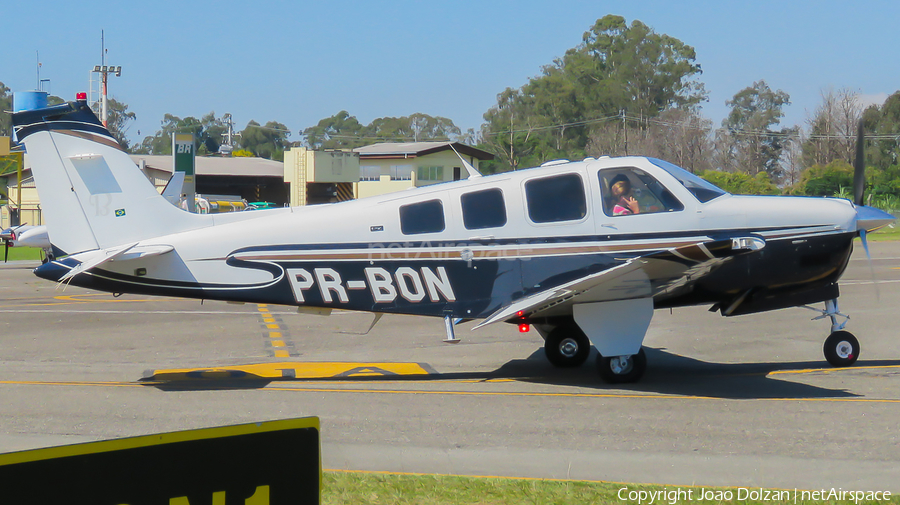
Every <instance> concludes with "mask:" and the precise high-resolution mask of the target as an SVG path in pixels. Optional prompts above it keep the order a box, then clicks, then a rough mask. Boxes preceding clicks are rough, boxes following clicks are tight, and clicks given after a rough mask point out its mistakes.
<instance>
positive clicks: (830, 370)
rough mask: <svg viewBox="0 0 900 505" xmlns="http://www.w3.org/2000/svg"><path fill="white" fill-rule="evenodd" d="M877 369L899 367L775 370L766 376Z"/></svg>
mask: <svg viewBox="0 0 900 505" xmlns="http://www.w3.org/2000/svg"><path fill="white" fill-rule="evenodd" d="M879 368H900V365H879V366H849V367H843V368H806V369H803V370H776V371H774V372H769V373H768V374H766V375H792V374H807V373H837V372H852V371H854V370H875V369H879Z"/></svg>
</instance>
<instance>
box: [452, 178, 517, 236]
mask: <svg viewBox="0 0 900 505" xmlns="http://www.w3.org/2000/svg"><path fill="white" fill-rule="evenodd" d="M460 202H461V203H462V213H463V224H464V225H465V227H466V229H467V230H481V229H483V228H497V227H500V226H503V225H505V224H506V204H505V203H504V201H503V192H502V191H500V190H499V189H496V188H494V189H486V190H484V191H473V192H472V193H466V194H464V195H462V197H461V198H460Z"/></svg>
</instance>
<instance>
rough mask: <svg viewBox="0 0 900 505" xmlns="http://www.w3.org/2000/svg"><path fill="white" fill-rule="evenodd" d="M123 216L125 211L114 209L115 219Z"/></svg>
mask: <svg viewBox="0 0 900 505" xmlns="http://www.w3.org/2000/svg"><path fill="white" fill-rule="evenodd" d="M124 215H125V209H116V217H122V216H124Z"/></svg>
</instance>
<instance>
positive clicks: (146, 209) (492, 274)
mask: <svg viewBox="0 0 900 505" xmlns="http://www.w3.org/2000/svg"><path fill="white" fill-rule="evenodd" d="M13 123H14V126H15V134H16V137H17V139H18V140H19V141H22V142H24V144H25V148H26V151H27V153H28V155H29V157H30V160H31V165H32V171H33V174H34V177H35V181H36V183H37V188H38V191H39V194H40V198H41V202H42V207H43V209H44V216H45V217H46V221H47V223H48V227H49V232H50V237H51V241H52V243H53V245H54V247H55V248H57V249H58V252H60V253H64V254H65V256H63V254H58V255H57V258H58V259H56V260H54V261H52V262H49V263H47V264H44V265H42V266H40V267H38V268H37V269H35V274H37V275H38V276H39V277H42V278H45V279H49V280H52V281H58V282H70V283H72V284H75V285H78V286H83V287H86V288H91V289H97V290H103V291H108V292H113V293H142V294H152V295H164V296H178V297H187V298H197V299H210V300H227V301H241V302H250V303H269V304H284V305H298V306H310V307H325V308H340V309H350V310H358V311H370V312H375V313H398V314H415V315H423V316H434V317H440V318H443V319H444V321H445V325H446V328H447V340H448V341H455V340H456V339H455V336H454V332H453V324H454V323H456V322H458V321H460V320H470V319H481V320H482V321H481V322H480V323H479V324H478V325H477V326H476V327H475V328H478V327H481V326H484V325H487V324H491V323H495V322H507V323H515V324H530V325H533V326H534V327H535V328H537V330H538V332H539V333H540V334H541V336H542V337H543V338H544V339H545V344H544V349H545V351H546V355H547V357H548V358H549V360H550V361H551V362H552V363H553V364H555V365H557V366H563V367H566V366H578V365H581V364H582V363H583V362H584V361H585V360H586V358H587V357H588V354H589V351H590V346H591V344H593V346H594V347H595V348H596V349H597V351H598V352H599V359H598V364H599V368H600V375H601V377H603V379H605V380H606V381H608V382H614V383H615V382H633V381H636V380H638V379H639V378H640V377H641V375H642V374H643V372H644V369H645V368H646V358H645V356H644V352H643V350H642V349H641V346H642V342H643V339H644V335H645V333H646V331H647V328H648V326H649V324H650V319H651V317H652V316H653V311H654V309H659V308H668V307H678V306H686V305H698V304H709V305H711V306H712V309H711V310H718V311H720V312H721V313H722V315H725V316H736V315H740V314H751V313H756V312H762V311H768V310H774V309H780V308H785V307H795V306H801V305H807V304H812V303H818V302H825V308H824V310H822V314H823V316H828V317H830V318H831V321H832V334H831V335H830V336H829V337H828V339H827V340H826V342H825V356H826V358H827V360H828V361H829V362H830V363H831V364H833V365H835V366H847V365H851V364H852V363H854V362H855V361H856V359H857V357H858V356H859V343H858V341H857V340H856V338H854V337H853V335H851V334H850V333H848V332H846V331H843V326H844V324H845V323H846V316H843V314H841V313H840V312H839V311H838V306H837V298H838V295H839V291H838V279H839V278H840V277H841V274H842V273H843V271H844V269H845V268H846V266H847V262H848V261H849V258H850V252H851V250H852V247H853V239H854V238H855V237H857V236H858V235H860V234H862V235H863V239H865V232H866V231H871V230H874V229H876V228H879V227H882V226H885V225H886V224H888V223H890V222H892V221H893V220H894V218H893V216H891V215H889V214H887V213H885V212H882V211H880V210H877V209H874V208H870V207H866V206H863V205H861V202H862V189H863V182H864V181H863V180H862V177H861V175H860V173H859V172H861V170H860V169H861V165H862V162H861V160H862V157H861V152H862V144H861V143H860V146H859V149H858V155H857V158H858V165H859V167H858V169H857V172H858V174H857V181H856V185H855V197H854V199H855V201H856V203H854V202H850V201H848V200H843V199H833V198H799V197H766V196H735V195H731V194H728V193H726V192H725V191H722V190H721V189H719V188H717V187H715V186H713V185H712V184H710V183H708V182H706V181H704V180H702V179H700V178H698V177H696V176H694V175H692V174H691V173H689V172H687V171H685V170H683V169H681V168H679V167H677V166H675V165H672V164H671V163H667V162H665V161H661V160H657V159H652V158H643V157H624V158H608V157H603V158H600V159H594V158H587V159H585V160H583V161H578V162H568V161H558V162H550V163H545V164H544V165H542V166H541V167H538V168H533V169H527V170H519V171H515V172H507V173H502V174H497V175H492V176H488V177H481V176H480V174H478V173H477V172H475V170H474V169H473V168H471V166H467V170H469V172H470V176H469V178H468V179H466V180H461V181H456V182H448V183H443V184H435V185H431V186H427V187H422V188H418V189H416V190H410V191H404V192H401V193H393V194H388V195H383V196H378V197H372V198H366V199H361V200H355V201H349V202H343V203H337V204H329V205H318V206H309V207H296V208H283V209H272V210H262V211H255V212H237V213H227V214H210V215H197V214H189V213H186V212H183V211H181V210H179V209H177V208H175V207H174V206H172V205H171V204H170V203H169V202H168V201H166V200H165V199H164V198H163V197H162V196H160V195H159V193H158V192H157V191H156V190H155V189H154V187H153V185H152V184H151V183H150V182H149V181H148V180H147V178H146V177H145V176H144V175H143V174H142V173H141V172H140V171H139V170H138V168H137V167H136V166H135V164H134V162H132V161H131V159H130V158H129V157H128V155H127V154H126V153H125V152H123V151H122V149H121V148H120V147H119V145H118V143H116V141H115V140H114V139H113V138H112V136H111V135H110V134H109V132H108V131H107V130H106V129H105V128H104V127H103V126H102V125H101V124H100V122H99V121H98V120H97V118H96V117H95V116H94V114H93V113H92V112H91V110H90V109H89V108H88V106H87V104H86V103H85V101H83V100H79V101H76V102H70V103H67V104H62V105H57V106H53V107H49V108H46V109H40V110H33V111H25V112H19V113H15V114H13ZM623 181H624V183H625V184H621V183H622V182H623ZM623 187H624V191H623ZM614 192H615V195H616V196H613V193H614Z"/></svg>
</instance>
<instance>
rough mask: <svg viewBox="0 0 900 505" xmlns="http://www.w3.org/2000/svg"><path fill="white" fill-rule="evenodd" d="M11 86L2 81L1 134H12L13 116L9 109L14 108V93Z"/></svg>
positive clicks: (0, 105)
mask: <svg viewBox="0 0 900 505" xmlns="http://www.w3.org/2000/svg"><path fill="white" fill-rule="evenodd" d="M9 91H10V90H9V88H7V87H6V85H5V84H3V83H2V82H0V135H2V136H5V137H10V136H12V117H11V116H10V115H9V113H8V112H7V111H11V110H12V94H11V93H10V92H9Z"/></svg>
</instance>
